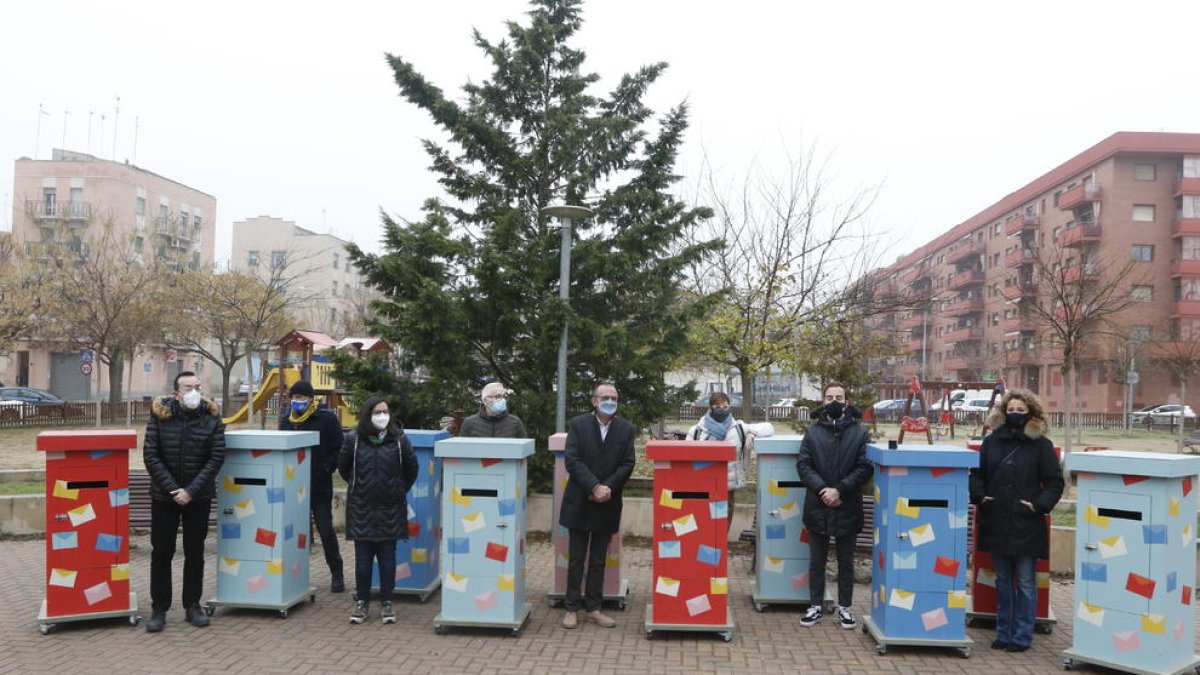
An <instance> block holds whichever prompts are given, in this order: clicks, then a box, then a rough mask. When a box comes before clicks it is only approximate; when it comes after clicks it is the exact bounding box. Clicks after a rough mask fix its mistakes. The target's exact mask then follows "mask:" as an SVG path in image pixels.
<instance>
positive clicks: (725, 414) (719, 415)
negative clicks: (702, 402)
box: [708, 410, 729, 423]
mask: <svg viewBox="0 0 1200 675" xmlns="http://www.w3.org/2000/svg"><path fill="white" fill-rule="evenodd" d="M708 416H709V417H711V418H713V421H714V422H717V423H721V422H724V421H725V420H727V419H729V411H728V410H709V411H708Z"/></svg>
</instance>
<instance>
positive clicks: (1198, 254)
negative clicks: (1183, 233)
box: [1179, 237, 1200, 260]
mask: <svg viewBox="0 0 1200 675" xmlns="http://www.w3.org/2000/svg"><path fill="white" fill-rule="evenodd" d="M1179 257H1180V258H1182V259H1184V260H1200V237H1183V238H1182V240H1181V241H1180V248H1179Z"/></svg>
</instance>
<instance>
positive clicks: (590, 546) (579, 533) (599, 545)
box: [563, 529, 612, 612]
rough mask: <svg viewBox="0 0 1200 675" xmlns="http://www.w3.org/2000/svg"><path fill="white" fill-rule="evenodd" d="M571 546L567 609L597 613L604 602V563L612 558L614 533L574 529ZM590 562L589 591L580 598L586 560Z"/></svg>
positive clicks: (568, 565) (568, 560) (565, 602)
mask: <svg viewBox="0 0 1200 675" xmlns="http://www.w3.org/2000/svg"><path fill="white" fill-rule="evenodd" d="M570 533H571V534H570V540H569V543H568V545H567V597H566V599H565V600H564V602H563V606H565V607H566V608H567V611H568V612H578V611H579V610H580V609H583V610H584V611H588V612H595V611H597V610H599V609H600V604H601V603H602V602H603V601H604V561H605V559H606V557H607V556H608V543H609V541H611V540H612V532H591V531H588V530H574V529H573V530H570ZM585 560H586V561H587V589H586V590H585V591H584V592H583V596H582V598H581V597H580V587H581V586H583V583H584V582H583V570H584V566H583V564H584V561H585Z"/></svg>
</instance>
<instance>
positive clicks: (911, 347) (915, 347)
mask: <svg viewBox="0 0 1200 675" xmlns="http://www.w3.org/2000/svg"><path fill="white" fill-rule="evenodd" d="M924 348H925V340H924V338H915V339H912V340H909V341H908V351H910V352H919V351H921V350H922V349H924Z"/></svg>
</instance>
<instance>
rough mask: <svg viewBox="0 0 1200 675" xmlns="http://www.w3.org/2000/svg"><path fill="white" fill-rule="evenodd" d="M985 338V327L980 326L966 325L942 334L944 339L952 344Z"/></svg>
mask: <svg viewBox="0 0 1200 675" xmlns="http://www.w3.org/2000/svg"><path fill="white" fill-rule="evenodd" d="M982 339H983V329H982V328H980V327H979V326H964V327H962V328H958V329H955V330H952V331H950V332H948V333H945V334H943V335H942V341H943V342H945V343H947V344H950V343H954V342H973V341H975V340H982Z"/></svg>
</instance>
